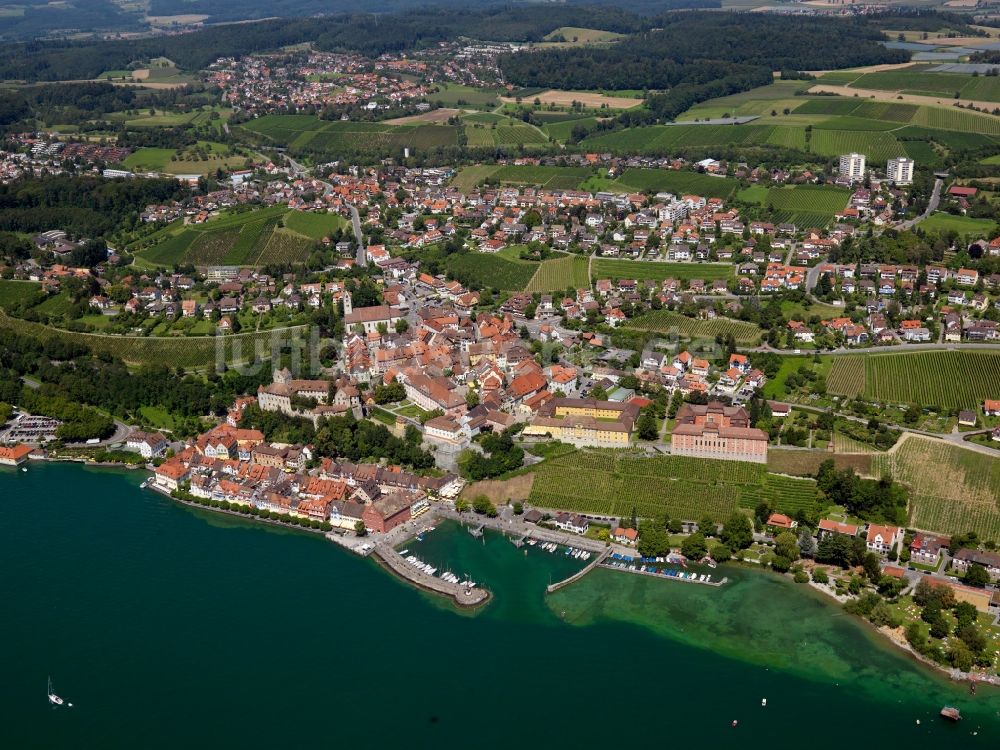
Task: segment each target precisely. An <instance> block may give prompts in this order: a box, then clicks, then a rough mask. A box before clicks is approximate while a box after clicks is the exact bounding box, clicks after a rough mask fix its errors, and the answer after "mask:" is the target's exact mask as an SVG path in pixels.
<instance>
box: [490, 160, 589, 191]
mask: <svg viewBox="0 0 1000 750" xmlns="http://www.w3.org/2000/svg"><path fill="white" fill-rule="evenodd" d="M590 174H591V170H590V169H588V168H587V167H541V166H523V167H522V166H505V167H501V168H500V169H498V170H496V171H495V172H493V173H492V174H491V175H490V178H489V179H490V180H491V181H495V182H499V183H500V184H502V185H537V186H538V187H542V188H547V189H549V190H576V189H577V187H579V185H580V183H581V182H582V181H583V180H585V179H586V178H587V177H588V176H589V175H590Z"/></svg>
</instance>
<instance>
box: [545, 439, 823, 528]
mask: <svg viewBox="0 0 1000 750" xmlns="http://www.w3.org/2000/svg"><path fill="white" fill-rule="evenodd" d="M534 475H535V479H534V484H533V485H532V488H531V496H530V498H529V499H530V502H531V503H532V504H534V505H537V506H540V507H545V508H560V509H565V510H574V511H579V512H584V513H594V514H602V515H617V516H628V515H629V514H631V513H632V511H633V509H634V510H635V512H636V513H637V514H638V515H639V516H640V517H645V518H657V517H664V516H668V517H671V518H679V519H682V520H684V519H698V518H701V517H703V516H705V515H709V516H711V517H712V518H713V519H715V520H716V521H719V522H722V521H725V520H726V519H728V518H729V516H730V515H732V513H733V512H734V511H735V510H736V509H737V508H738V507H750V508H752V507H755V506H756V505H757V503H759V502H760V501H761V500H769V501H771V502H775V503H776V507H777V508H778V509H780V510H784V511H786V512H789V513H792V512H794V511H795V510H797V509H798V508H801V507H813V506H815V505H816V503H817V501H818V498H817V491H816V484H815V482H814V481H812V480H808V479H795V478H791V477H781V476H778V475H769V474H768V473H767V467H766V466H764V465H762V464H754V463H746V462H742V461H717V460H711V459H696V458H688V457H686V456H656V457H647V456H644V455H643V454H638V453H636V452H633V451H627V450H624V451H622V450H619V451H612V450H597V449H582V450H579V451H576V452H574V453H571V454H568V455H565V456H561V457H559V458H554V459H550V460H548V461H544V462H543V463H541V464H539V465H538V466H537V467H536V469H535V472H534Z"/></svg>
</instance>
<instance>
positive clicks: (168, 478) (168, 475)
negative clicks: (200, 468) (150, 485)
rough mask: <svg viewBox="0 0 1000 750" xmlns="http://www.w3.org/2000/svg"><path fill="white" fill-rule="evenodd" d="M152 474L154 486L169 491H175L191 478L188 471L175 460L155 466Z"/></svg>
mask: <svg viewBox="0 0 1000 750" xmlns="http://www.w3.org/2000/svg"><path fill="white" fill-rule="evenodd" d="M153 473H154V474H155V475H156V484H158V485H159V486H160V487H165V488H166V489H168V490H171V491H173V490H176V489H177V488H178V487H180V485H181V484H183V483H184V482H186V481H187V480H188V479H190V478H191V472H190V470H189V469H188V468H187V467H186V466H185V465H184V464H182V463H181V462H180V461H176V460H173V461H167V462H166V463H164V464H161V465H160V466H157V467H156V469H155V470H154V472H153Z"/></svg>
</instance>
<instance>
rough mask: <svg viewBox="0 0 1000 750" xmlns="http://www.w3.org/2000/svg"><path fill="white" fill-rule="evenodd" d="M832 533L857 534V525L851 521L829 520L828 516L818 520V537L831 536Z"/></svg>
mask: <svg viewBox="0 0 1000 750" xmlns="http://www.w3.org/2000/svg"><path fill="white" fill-rule="evenodd" d="M833 534H846V535H847V536H857V535H858V527H857V526H855V525H854V524H853V523H840V522H839V521H831V520H830V519H829V518H824V519H823V520H822V521H820V522H819V535H820V537H825V536H831V535H833Z"/></svg>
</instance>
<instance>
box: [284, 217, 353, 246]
mask: <svg viewBox="0 0 1000 750" xmlns="http://www.w3.org/2000/svg"><path fill="white" fill-rule="evenodd" d="M284 224H285V227H287V228H288V229H291V230H292V231H293V232H298V233H299V234H302V235H305V236H306V237H309V238H310V239H313V240H321V239H323V238H324V237H325V236H327V235H330V234H332V233H333V232H335V231H337V230H338V229H347V227H348V221H347V219H345V218H344V217H343V216H341V215H340V214H329V213H327V214H323V213H314V212H309V211H290V212H289V213H288V214H286V215H285V220H284Z"/></svg>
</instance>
